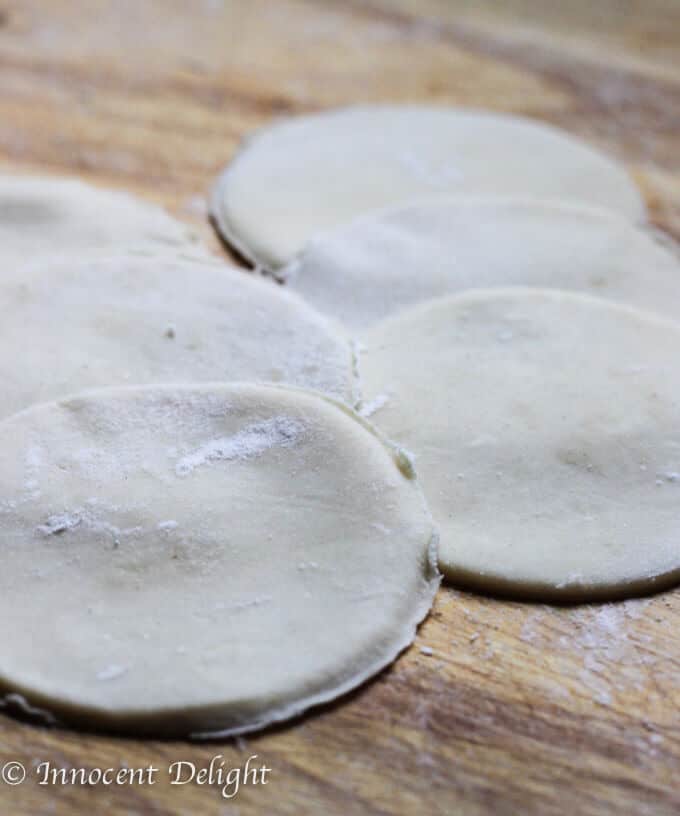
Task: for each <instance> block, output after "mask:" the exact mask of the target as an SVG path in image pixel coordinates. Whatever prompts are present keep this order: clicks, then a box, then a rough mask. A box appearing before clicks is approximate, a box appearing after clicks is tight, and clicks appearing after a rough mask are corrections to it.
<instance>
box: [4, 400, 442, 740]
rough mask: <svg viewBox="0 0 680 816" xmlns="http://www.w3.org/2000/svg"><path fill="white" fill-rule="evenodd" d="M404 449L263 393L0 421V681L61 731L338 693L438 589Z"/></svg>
mask: <svg viewBox="0 0 680 816" xmlns="http://www.w3.org/2000/svg"><path fill="white" fill-rule="evenodd" d="M411 474H412V471H411V470H410V468H409V466H408V462H407V461H405V460H404V459H403V456H402V455H401V454H399V452H398V451H396V450H394V449H392V448H391V447H389V446H388V445H387V444H386V443H384V442H383V441H381V439H379V438H378V437H377V436H376V434H375V432H373V431H372V430H371V429H369V428H368V426H366V425H365V424H364V423H363V422H362V421H361V420H360V419H359V418H358V417H357V416H356V415H354V414H352V413H351V411H350V410H349V409H345V408H342V407H341V406H340V404H339V403H333V402H330V401H328V400H326V399H324V398H323V397H321V396H319V395H316V394H312V393H310V392H304V391H299V390H295V389H285V388H277V387H274V386H254V385H230V386H220V385H214V386H195V387H191V386H186V387H182V386H168V387H149V388H130V389H106V390H103V391H99V392H89V393H85V394H82V395H78V396H74V397H72V398H69V399H66V400H64V401H62V402H59V403H47V404H45V405H41V406H38V407H34V408H31V409H29V410H27V411H24V412H21V413H19V414H16V415H15V416H13V417H12V418H10V419H8V420H5V421H4V422H3V423H1V424H0V551H1V554H2V570H0V587H1V590H0V616H1V617H2V620H3V621H4V625H3V626H2V627H1V628H0V685H1V686H2V689H3V691H4V692H5V693H7V692H14V693H18V694H21V695H23V696H24V697H25V698H26V699H27V700H28V701H29V703H30V704H32V705H36V706H39V707H42V708H43V709H46V710H48V711H51V712H52V713H53V714H56V715H57V716H58V717H59V718H61V719H64V720H66V721H69V722H75V723H83V724H85V725H86V726H88V727H91V726H96V727H105V728H112V729H116V730H124V731H135V732H150V733H159V734H174V735H186V734H189V733H195V732H200V733H203V732H214V731H222V732H224V733H225V734H226V733H238V732H241V731H247V730H251V729H253V728H258V727H261V726H264V725H266V724H267V723H269V722H272V721H276V720H281V719H284V718H287V717H291V716H293V715H295V714H297V713H299V712H300V711H302V710H304V709H306V708H307V707H309V706H310V705H314V704H316V703H320V702H323V701H325V700H329V699H331V698H333V697H336V696H337V695H339V694H341V693H343V692H345V691H347V690H348V689H350V688H352V687H354V686H356V685H358V684H359V683H361V682H362V681H363V680H365V679H366V678H367V677H369V676H371V675H373V674H374V673H376V672H377V671H379V670H380V669H381V668H382V667H383V666H385V665H386V664H387V663H389V662H390V661H391V660H393V659H394V658H395V657H396V656H397V654H398V653H399V652H400V651H401V650H402V649H403V648H405V647H406V646H407V645H408V644H409V643H410V642H411V640H412V638H413V636H414V631H415V627H416V625H417V623H418V622H419V621H420V620H421V619H422V618H423V617H424V616H425V615H426V613H427V611H428V609H429V607H430V604H431V602H432V598H433V595H434V592H435V590H436V587H437V584H438V574H437V571H436V566H435V558H436V553H435V550H434V544H433V540H434V538H433V537H434V534H433V527H432V522H431V519H430V515H429V511H428V510H427V507H426V505H425V501H424V499H423V496H422V493H421V492H420V490H419V489H418V487H417V485H416V483H415V481H414V480H413V478H412V475H411Z"/></svg>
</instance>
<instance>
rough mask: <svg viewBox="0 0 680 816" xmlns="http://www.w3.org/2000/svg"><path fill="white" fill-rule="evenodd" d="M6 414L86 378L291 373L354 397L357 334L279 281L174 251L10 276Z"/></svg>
mask: <svg viewBox="0 0 680 816" xmlns="http://www.w3.org/2000/svg"><path fill="white" fill-rule="evenodd" d="M0 310H1V311H2V314H3V327H2V338H3V341H2V345H1V346H0V381H1V382H2V390H1V391H0V418H2V417H5V416H7V415H8V414H11V413H13V412H14V411H18V410H20V409H22V408H26V407H28V406H29V405H31V404H32V403H34V402H42V401H46V400H49V399H55V398H57V397H61V396H64V395H66V394H69V393H71V392H73V391H78V390H80V389H82V388H90V387H95V386H109V385H127V384H129V385H135V384H139V385H143V384H153V383H164V382H201V381H203V382H205V381H216V380H222V381H226V380H251V381H268V382H285V383H290V384H293V385H297V386H302V387H308V388H313V389H317V390H320V391H324V392H326V393H329V394H332V395H334V396H337V397H340V398H342V399H345V400H347V401H348V402H353V401H354V371H353V353H352V350H351V347H350V343H349V342H348V340H346V339H345V338H344V337H343V336H342V335H341V334H339V333H338V332H336V331H335V330H334V329H333V328H332V327H331V326H330V325H329V323H328V321H327V320H326V319H325V318H324V317H323V316H322V315H319V314H317V312H316V311H315V310H313V309H312V308H311V307H309V306H307V305H306V304H305V303H304V302H303V301H302V300H300V299H299V298H297V297H296V296H295V295H294V294H291V293H288V292H285V291H283V288H282V287H281V286H278V285H277V284H275V283H274V282H272V281H269V280H262V279H261V278H257V277H255V276H252V275H247V274H245V273H243V272H240V271H237V270H235V269H233V268H229V267H227V266H225V265H224V264H221V263H217V262H212V261H209V260H207V259H204V260H202V261H200V260H198V259H195V260H193V261H189V260H183V259H179V258H175V257H172V256H171V255H169V254H167V253H166V254H163V255H156V256H154V257H151V258H146V257H138V256H136V255H123V254H120V255H118V256H113V257H106V258H104V257H90V258H88V259H85V260H67V259H62V260H59V261H49V262H42V263H36V264H35V265H29V266H22V267H20V268H17V269H16V270H13V271H12V273H11V274H9V273H8V274H5V275H0Z"/></svg>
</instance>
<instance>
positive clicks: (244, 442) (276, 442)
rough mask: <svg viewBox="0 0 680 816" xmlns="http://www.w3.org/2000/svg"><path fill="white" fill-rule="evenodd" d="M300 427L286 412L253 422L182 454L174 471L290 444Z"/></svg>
mask: <svg viewBox="0 0 680 816" xmlns="http://www.w3.org/2000/svg"><path fill="white" fill-rule="evenodd" d="M303 431H304V427H303V425H302V423H301V422H299V421H297V420H294V419H290V418H289V417H285V416H278V417H272V418H271V419H266V420H264V421H262V422H254V423H252V424H251V425H247V426H246V427H245V428H243V430H241V431H239V432H238V433H236V434H234V435H233V436H223V437H220V438H219V439H211V440H210V441H209V442H205V443H204V444H203V445H201V446H200V447H199V448H197V449H196V450H195V451H194V452H193V453H190V454H187V455H186V456H183V457H182V458H181V459H180V460H179V462H177V464H176V466H175V472H176V473H177V475H178V476H187V475H188V474H189V473H191V472H192V471H193V470H194V469H195V468H197V467H201V466H202V465H205V464H207V463H208V462H216V461H227V462H229V461H233V460H245V459H252V458H253V457H255V456H260V455H261V454H263V453H264V452H265V451H268V450H269V449H270V448H274V447H282V448H289V447H291V446H292V445H295V444H296V443H297V442H298V440H299V439H300V437H301V436H302V433H303Z"/></svg>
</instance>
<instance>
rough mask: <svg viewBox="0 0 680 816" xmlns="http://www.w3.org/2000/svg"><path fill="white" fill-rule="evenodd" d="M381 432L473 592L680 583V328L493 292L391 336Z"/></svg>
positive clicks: (377, 369)
mask: <svg viewBox="0 0 680 816" xmlns="http://www.w3.org/2000/svg"><path fill="white" fill-rule="evenodd" d="M365 342H366V346H367V351H366V352H365V354H364V355H363V356H362V358H361V367H360V370H361V374H362V377H363V387H364V388H365V391H366V393H367V394H368V395H371V396H372V397H373V398H374V403H373V405H374V407H375V409H376V410H375V414H374V417H373V419H374V421H375V422H376V424H377V425H378V426H379V427H380V428H382V429H383V431H385V432H386V433H387V434H388V436H390V437H391V438H392V439H395V440H397V441H398V442H399V443H402V444H403V445H404V446H405V447H406V448H408V449H410V450H411V451H412V452H413V454H414V456H415V466H416V471H417V473H418V475H419V477H420V479H421V480H422V484H423V489H424V491H425V494H426V497H427V499H428V501H429V503H430V506H431V508H432V513H433V515H434V518H435V522H436V523H438V524H439V525H440V530H441V549H440V566H441V568H442V570H443V571H444V573H445V574H446V575H447V576H449V577H450V578H451V579H453V580H455V581H459V582H460V583H462V584H467V585H469V586H472V587H476V588H479V589H482V590H491V591H497V590H500V591H503V592H513V593H516V594H518V595H520V596H526V595H528V596H534V595H535V596H546V597H553V598H564V599H568V598H574V599H576V598H578V599H589V598H599V597H606V596H621V595H626V594H630V593H634V592H638V591H643V590H648V589H651V588H659V587H661V586H664V585H667V584H670V583H672V582H675V581H676V580H678V578H680V367H679V366H678V349H680V327H679V326H677V325H676V324H674V323H672V322H670V321H666V320H663V319H661V318H657V317H656V316H654V315H652V314H649V313H643V312H641V311H637V310H635V309H632V308H629V307H625V306H620V305H618V304H612V303H609V302H607V301H604V300H600V299H597V298H593V297H591V296H588V295H581V294H574V293H566V292H558V291H553V290H538V289H534V290H532V289H521V288H516V289H505V290H502V289H501V290H499V289H489V290H486V291H481V292H480V291H476V292H470V293H468V294H464V295H459V296H454V297H447V298H442V299H440V300H433V301H429V302H428V303H426V304H422V305H421V306H417V307H415V308H413V309H411V310H409V311H408V312H404V313H402V314H401V315H400V316H398V317H396V318H390V319H388V320H386V321H384V322H382V323H380V324H378V325H377V326H376V327H375V328H374V329H373V330H372V331H371V332H369V334H368V335H367V337H366V339H365Z"/></svg>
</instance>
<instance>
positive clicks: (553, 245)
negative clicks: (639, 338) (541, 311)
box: [281, 198, 680, 329]
mask: <svg viewBox="0 0 680 816" xmlns="http://www.w3.org/2000/svg"><path fill="white" fill-rule="evenodd" d="M666 243H667V245H666V246H664V241H663V238H662V237H661V235H660V234H659V233H654V232H652V231H651V230H650V229H649V228H645V227H642V226H636V225H634V224H632V223H631V222H630V221H629V220H628V219H625V218H622V217H621V216H619V215H617V214H615V213H610V212H607V211H606V210H598V209H595V208H591V207H583V206H580V205H569V204H558V203H553V202H543V201H537V200H528V199H512V198H490V199H469V200H467V201H461V200H446V201H443V200H439V201H429V202H420V203H418V204H410V205H406V206H403V207H398V208H392V209H389V210H383V211H381V212H378V213H371V214H369V215H365V216H364V217H362V218H359V219H356V220H355V221H353V222H350V223H349V224H347V225H346V226H343V227H338V228H337V229H336V230H333V231H332V232H329V233H326V234H325V235H320V236H318V237H317V238H313V239H312V240H311V241H309V243H308V244H307V245H306V247H305V249H304V250H303V251H302V252H301V253H300V255H299V256H298V257H297V258H296V259H294V260H293V261H291V263H290V264H288V265H287V266H286V267H284V269H283V270H282V271H281V277H282V278H283V279H284V280H285V281H286V282H287V283H288V285H289V286H290V288H291V289H293V290H294V291H296V292H297V293H298V294H300V295H301V296H302V297H304V299H305V300H306V301H307V302H309V303H311V304H312V305H313V306H315V307H316V308H317V309H319V310H320V311H322V312H324V313H325V314H328V315H329V316H331V317H333V318H334V319H337V320H339V321H341V322H342V323H344V325H345V326H346V327H348V328H351V329H364V328H366V327H368V326H371V325H372V324H374V323H377V322H378V321H379V320H381V319H383V318H385V317H388V316H390V315H391V314H394V313H396V312H397V311H399V310H401V309H404V308H408V307H409V306H413V305H415V304H417V303H420V302H421V301H425V300H429V299H431V298H434V297H440V296H441V295H448V294H455V293H457V292H460V291H463V290H465V289H476V288H479V289H482V288H486V287H493V286H532V287H549V288H556V289H570V290H571V289H575V290H581V291H585V292H590V293H591V294H594V295H597V296H598V297H606V298H608V299H612V300H617V301H622V302H624V303H629V304H631V305H635V306H639V307H640V308H644V309H649V310H651V311H656V312H658V313H660V314H665V315H667V316H669V317H673V318H674V319H676V320H680V261H679V260H678V258H679V257H680V256H679V255H678V251H677V248H675V249H673V248H672V243H671V240H670V239H667V242H666Z"/></svg>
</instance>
